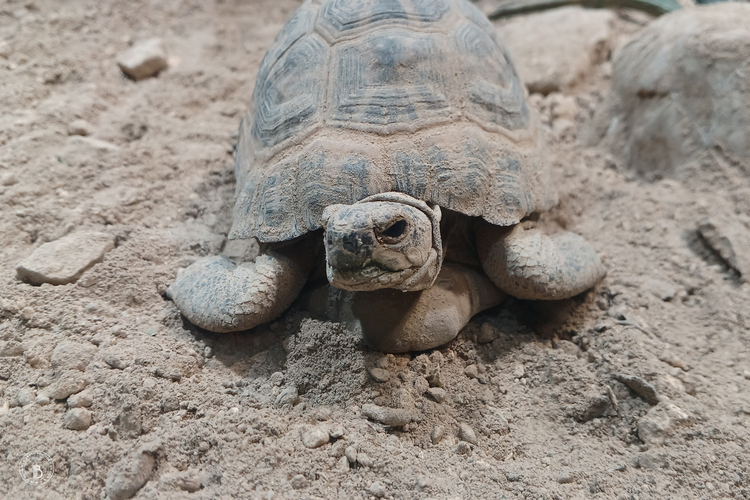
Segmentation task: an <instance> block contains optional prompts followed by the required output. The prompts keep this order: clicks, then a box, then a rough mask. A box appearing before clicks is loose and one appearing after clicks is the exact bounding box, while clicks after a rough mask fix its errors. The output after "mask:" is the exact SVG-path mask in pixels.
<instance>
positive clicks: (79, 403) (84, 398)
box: [68, 390, 94, 408]
mask: <svg viewBox="0 0 750 500" xmlns="http://www.w3.org/2000/svg"><path fill="white" fill-rule="evenodd" d="M93 402H94V397H93V395H92V394H91V392H90V391H87V390H86V391H81V392H79V393H78V394H73V395H72V396H70V397H69V398H68V408H84V407H89V406H91V404H92V403H93Z"/></svg>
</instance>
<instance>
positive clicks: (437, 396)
mask: <svg viewBox="0 0 750 500" xmlns="http://www.w3.org/2000/svg"><path fill="white" fill-rule="evenodd" d="M427 395H428V396H430V397H431V398H432V399H434V400H435V402H437V403H443V402H445V400H446V399H447V398H448V393H447V392H445V389H442V388H440V387H430V388H429V389H427Z"/></svg>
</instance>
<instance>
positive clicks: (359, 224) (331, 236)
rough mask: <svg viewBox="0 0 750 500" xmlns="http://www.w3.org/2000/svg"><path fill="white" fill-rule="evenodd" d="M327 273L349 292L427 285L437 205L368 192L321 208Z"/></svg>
mask: <svg viewBox="0 0 750 500" xmlns="http://www.w3.org/2000/svg"><path fill="white" fill-rule="evenodd" d="M323 225H324V227H325V247H326V275H327V276H328V281H329V282H330V283H331V284H332V285H333V286H335V287H337V288H341V289H344V290H351V291H372V290H379V289H381V288H397V289H399V290H403V291H416V290H424V289H425V288H429V287H430V286H432V284H433V283H434V281H435V279H436V278H437V275H438V273H439V272H440V267H441V265H442V262H443V247H442V242H441V239H440V207H438V206H435V207H430V206H429V205H427V203H425V202H423V201H420V200H417V199H415V198H412V197H411V196H408V195H406V194H403V193H383V194H377V195H374V196H370V197H368V198H365V199H364V200H361V201H359V202H357V203H355V204H353V205H330V206H328V207H327V208H326V209H325V210H324V211H323Z"/></svg>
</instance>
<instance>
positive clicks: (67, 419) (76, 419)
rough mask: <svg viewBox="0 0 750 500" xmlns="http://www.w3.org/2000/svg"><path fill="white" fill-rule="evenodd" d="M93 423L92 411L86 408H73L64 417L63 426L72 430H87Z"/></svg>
mask: <svg viewBox="0 0 750 500" xmlns="http://www.w3.org/2000/svg"><path fill="white" fill-rule="evenodd" d="M90 425H91V412H90V411H89V410H87V409H86V408H73V409H71V410H68V411H67V412H66V413H65V416H64V417H63V427H64V428H65V429H70V430H72V431H85V430H86V429H88V428H89V426H90Z"/></svg>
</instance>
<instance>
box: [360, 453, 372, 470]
mask: <svg viewBox="0 0 750 500" xmlns="http://www.w3.org/2000/svg"><path fill="white" fill-rule="evenodd" d="M357 463H358V464H359V465H361V466H362V467H373V466H374V465H375V462H373V461H372V458H370V455H368V454H367V453H363V452H361V451H360V452H359V453H357Z"/></svg>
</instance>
